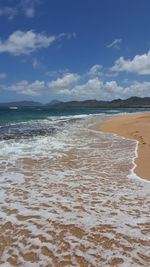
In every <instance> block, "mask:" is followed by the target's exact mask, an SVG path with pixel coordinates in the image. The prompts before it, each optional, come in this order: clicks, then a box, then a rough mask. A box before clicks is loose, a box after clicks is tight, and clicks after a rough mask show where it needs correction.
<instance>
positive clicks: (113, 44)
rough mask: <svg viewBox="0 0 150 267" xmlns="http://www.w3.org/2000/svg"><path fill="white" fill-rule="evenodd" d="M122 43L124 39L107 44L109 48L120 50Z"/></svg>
mask: <svg viewBox="0 0 150 267" xmlns="http://www.w3.org/2000/svg"><path fill="white" fill-rule="evenodd" d="M121 43H122V39H115V40H114V41H113V42H112V43H110V44H108V45H107V48H115V49H118V50H119V49H120V45H121Z"/></svg>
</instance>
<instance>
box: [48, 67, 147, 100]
mask: <svg viewBox="0 0 150 267" xmlns="http://www.w3.org/2000/svg"><path fill="white" fill-rule="evenodd" d="M100 69H101V68H100V67H99V65H94V66H93V67H92V68H91V69H90V70H89V71H88V72H87V73H86V74H83V75H82V76H81V75H78V74H74V73H70V74H64V76H63V77H60V78H57V79H56V80H52V81H51V82H49V83H48V84H47V86H48V88H49V89H50V93H52V95H53V96H54V97H56V98H57V97H61V98H63V99H65V100H86V99H97V100H112V99H116V98H123V99H125V98H128V97H131V96H141V97H144V96H150V82H141V83H140V82H137V81H135V82H131V83H128V85H127V84H124V85H119V84H118V83H117V82H116V81H115V80H111V81H107V80H106V81H103V80H102V79H101V76H100V75H99V70H100ZM96 73H97V75H96ZM91 74H92V75H91ZM105 78H106V75H105Z"/></svg>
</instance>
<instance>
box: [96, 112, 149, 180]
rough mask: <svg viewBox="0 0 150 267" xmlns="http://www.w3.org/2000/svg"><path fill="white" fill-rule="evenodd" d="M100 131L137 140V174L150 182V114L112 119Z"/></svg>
mask: <svg viewBox="0 0 150 267" xmlns="http://www.w3.org/2000/svg"><path fill="white" fill-rule="evenodd" d="M100 130H102V131H104V132H111V133H115V134H117V135H120V136H123V137H126V138H129V139H135V140H137V141H138V142H139V143H138V150H137V152H138V157H137V158H136V160H135V163H136V168H135V173H136V174H137V175H138V176H140V177H141V178H144V179H147V180H150V113H140V114H131V115H123V116H117V117H112V118H110V119H108V120H107V121H106V123H104V124H103V125H102V126H100Z"/></svg>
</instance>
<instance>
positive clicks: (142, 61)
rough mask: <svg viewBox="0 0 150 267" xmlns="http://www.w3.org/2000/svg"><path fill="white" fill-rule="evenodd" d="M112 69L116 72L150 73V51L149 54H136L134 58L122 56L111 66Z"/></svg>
mask: <svg viewBox="0 0 150 267" xmlns="http://www.w3.org/2000/svg"><path fill="white" fill-rule="evenodd" d="M111 71H116V72H121V71H125V72H134V73H137V74H141V75H149V74H150V51H149V52H148V53H147V54H143V55H136V56H135V57H134V58H133V59H132V60H130V59H128V60H126V59H124V57H120V58H119V59H117V60H116V62H115V64H114V66H113V67H112V68H111Z"/></svg>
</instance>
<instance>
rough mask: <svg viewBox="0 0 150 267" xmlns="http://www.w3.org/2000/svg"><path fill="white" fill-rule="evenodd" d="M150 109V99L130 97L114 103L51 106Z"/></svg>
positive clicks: (94, 101)
mask: <svg viewBox="0 0 150 267" xmlns="http://www.w3.org/2000/svg"><path fill="white" fill-rule="evenodd" d="M142 107H144V108H145V107H149V108H150V97H144V98H141V97H136V96H135V97H130V98H128V99H125V100H122V99H115V100H112V101H97V100H86V101H70V102H60V103H57V104H54V105H52V106H51V108H69V109H70V108H142Z"/></svg>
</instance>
